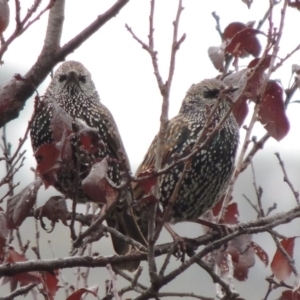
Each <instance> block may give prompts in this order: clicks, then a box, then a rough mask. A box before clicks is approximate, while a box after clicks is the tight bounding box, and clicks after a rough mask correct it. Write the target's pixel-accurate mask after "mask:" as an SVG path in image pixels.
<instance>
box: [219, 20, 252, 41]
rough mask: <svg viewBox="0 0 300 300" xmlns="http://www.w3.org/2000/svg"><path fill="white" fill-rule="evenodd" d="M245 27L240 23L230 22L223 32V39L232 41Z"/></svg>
mask: <svg viewBox="0 0 300 300" xmlns="http://www.w3.org/2000/svg"><path fill="white" fill-rule="evenodd" d="M246 28H247V26H246V24H244V23H241V22H232V23H230V24H229V25H228V26H227V27H226V28H225V29H224V32H223V36H224V39H226V40H230V39H232V38H233V37H234V36H235V35H236V34H237V33H238V32H240V31H242V30H244V29H246Z"/></svg>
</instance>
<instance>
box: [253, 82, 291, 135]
mask: <svg viewBox="0 0 300 300" xmlns="http://www.w3.org/2000/svg"><path fill="white" fill-rule="evenodd" d="M258 117H259V120H260V122H261V123H262V124H263V125H264V127H265V129H266V130H267V132H268V133H269V134H270V136H272V137H273V138H275V139H276V140H277V141H280V140H281V139H283V138H284V137H285V136H286V135H287V133H288V132H289V129H290V123H289V120H288V118H287V116H286V114H285V109H284V103H283V89H282V88H281V86H280V85H279V84H278V83H277V82H275V81H269V82H268V84H267V87H266V91H265V93H264V95H263V97H262V101H261V105H260V109H259V112H258Z"/></svg>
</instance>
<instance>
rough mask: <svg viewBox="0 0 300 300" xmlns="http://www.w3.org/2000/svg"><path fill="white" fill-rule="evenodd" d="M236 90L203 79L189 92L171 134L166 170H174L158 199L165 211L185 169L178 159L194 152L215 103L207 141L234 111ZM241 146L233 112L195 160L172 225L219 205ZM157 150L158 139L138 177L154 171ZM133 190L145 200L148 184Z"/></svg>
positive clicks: (144, 216)
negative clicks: (232, 97)
mask: <svg viewBox="0 0 300 300" xmlns="http://www.w3.org/2000/svg"><path fill="white" fill-rule="evenodd" d="M231 91H233V89H230V88H227V89H226V88H225V85H224V84H223V83H222V82H221V81H220V80H217V79H208V80H203V81H202V82H200V83H198V84H194V85H192V86H191V88H190V89H189V90H188V92H187V94H186V96H185V98H184V100H183V102H182V105H181V108H180V111H179V114H178V115H177V116H176V117H174V118H172V119H171V120H170V122H169V124H168V126H167V130H166V140H165V144H164V148H163V151H162V166H161V167H162V168H166V167H168V166H170V165H171V164H173V163H174V166H173V167H172V168H171V169H170V170H169V171H168V172H166V173H164V174H162V175H161V176H160V177H159V179H158V184H159V199H158V200H159V203H160V206H161V207H162V209H165V208H166V206H167V205H168V201H169V199H170V197H171V196H172V193H173V191H174V189H175V186H176V184H177V182H178V181H179V179H180V177H181V174H182V172H183V169H184V162H182V163H177V164H176V160H178V159H180V158H183V157H186V156H187V155H188V154H190V153H191V151H192V149H193V146H194V145H195V143H196V142H197V139H198V138H199V136H200V134H201V132H202V131H203V129H204V127H205V123H206V120H207V118H208V116H209V115H210V112H212V110H213V108H214V107H215V106H216V105H218V106H217V108H216V110H215V111H214V113H213V114H212V117H211V121H210V123H209V126H208V127H207V129H206V130H205V131H206V132H205V135H206V136H204V140H205V137H207V136H208V135H209V134H210V133H211V132H212V131H213V130H214V128H216V126H217V125H218V123H219V122H220V121H221V119H222V118H223V117H224V116H225V115H226V113H227V112H229V110H230V106H231V104H230V101H229V100H228V96H226V95H227V94H228V93H229V92H231ZM202 141H203V140H202ZM238 142H239V127H238V124H237V122H236V120H235V118H234V116H233V114H232V113H230V114H229V115H228V117H227V118H226V120H225V122H224V123H223V124H222V126H220V128H219V129H218V130H217V131H216V132H215V133H214V134H213V136H211V138H210V140H209V141H208V143H207V144H205V146H204V147H203V148H200V150H199V152H197V154H196V155H194V156H193V157H192V159H191V162H190V167H189V168H188V169H187V172H186V173H185V176H184V179H183V181H182V184H181V186H180V189H179V191H178V194H177V196H176V199H175V202H174V204H173V207H172V210H171V213H170V215H169V219H168V221H169V222H170V223H171V224H174V223H178V222H183V221H195V220H197V219H198V218H199V217H200V216H201V215H203V214H204V213H205V212H207V211H208V210H209V209H211V208H212V207H213V206H214V205H215V204H216V203H217V201H218V200H219V199H220V196H221V195H222V193H224V191H225V190H226V188H227V187H228V184H229V180H230V177H231V175H232V171H233V167H234V162H235V156H236V151H237V147H238ZM200 144H201V143H200ZM156 146H157V136H156V137H155V138H154V140H153V142H152V144H151V145H150V147H149V149H148V152H147V153H146V155H145V157H144V160H143V162H142V164H141V165H140V166H139V168H138V170H137V172H136V175H137V176H138V175H139V174H143V172H146V171H147V170H149V169H150V170H151V169H154V165H155V155H156ZM133 190H134V196H135V199H136V200H139V199H141V198H143V197H144V196H146V195H145V190H144V188H143V185H142V184H141V183H139V182H137V183H134V186H133ZM144 206H145V202H143V201H142V202H141V205H140V206H137V210H139V214H140V219H139V224H141V225H140V227H141V230H142V232H143V233H144V235H145V236H147V210H146V209H143V207H144Z"/></svg>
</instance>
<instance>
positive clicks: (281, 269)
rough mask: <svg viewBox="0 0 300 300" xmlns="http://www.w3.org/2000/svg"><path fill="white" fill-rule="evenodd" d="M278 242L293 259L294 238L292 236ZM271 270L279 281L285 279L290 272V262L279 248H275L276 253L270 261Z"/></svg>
mask: <svg viewBox="0 0 300 300" xmlns="http://www.w3.org/2000/svg"><path fill="white" fill-rule="evenodd" d="M280 244H281V246H282V247H283V249H284V250H285V251H286V252H287V253H288V255H289V256H290V257H291V258H292V259H293V257H294V245H295V238H294V237H292V238H288V239H285V240H282V241H281V242H280ZM271 270H272V272H273V273H274V275H275V277H276V278H277V279H278V280H279V281H284V280H286V279H287V278H289V276H290V275H291V273H292V268H291V266H290V264H289V263H288V261H287V259H286V258H285V256H284V255H283V254H282V252H281V251H280V250H279V249H277V250H276V253H275V255H274V257H273V260H272V262H271Z"/></svg>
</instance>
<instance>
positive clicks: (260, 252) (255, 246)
mask: <svg viewBox="0 0 300 300" xmlns="http://www.w3.org/2000/svg"><path fill="white" fill-rule="evenodd" d="M251 246H252V247H253V249H254V251H255V254H256V255H257V256H258V258H259V259H260V260H261V261H262V262H263V263H264V264H265V266H266V267H267V266H268V264H269V256H268V254H267V252H266V251H265V250H264V249H263V248H262V247H261V246H260V245H258V244H256V243H255V242H253V241H252V242H251Z"/></svg>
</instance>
